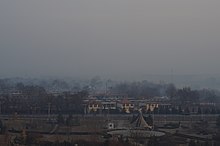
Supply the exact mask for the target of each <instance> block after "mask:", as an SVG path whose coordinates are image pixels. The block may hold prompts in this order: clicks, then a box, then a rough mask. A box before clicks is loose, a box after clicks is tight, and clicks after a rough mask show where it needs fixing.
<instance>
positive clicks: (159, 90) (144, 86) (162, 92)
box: [111, 81, 220, 103]
mask: <svg viewBox="0 0 220 146" xmlns="http://www.w3.org/2000/svg"><path fill="white" fill-rule="evenodd" d="M111 92H115V93H121V94H126V95H127V96H128V97H136V98H153V97H161V96H166V97H169V98H170V99H171V100H173V101H180V102H183V103H184V102H192V101H193V102H198V101H206V102H216V101H218V100H219V99H220V93H219V91H217V90H211V89H201V90H192V89H191V88H190V87H184V88H180V89H178V88H176V87H175V85H174V84H155V83H151V82H148V81H141V82H124V83H119V84H116V85H115V86H114V87H112V88H111Z"/></svg>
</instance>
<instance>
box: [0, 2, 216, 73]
mask: <svg viewBox="0 0 220 146" xmlns="http://www.w3.org/2000/svg"><path fill="white" fill-rule="evenodd" d="M219 56H220V0H62V1H61V0H15V1H13V0H1V1H0V76H26V75H28V76H50V75H51V76H74V77H76V76H91V77H92V76H95V75H100V76H109V77H111V76H114V77H125V76H129V77H135V76H139V77H141V76H143V75H146V74H170V72H171V69H173V71H174V73H175V74H220V57H219Z"/></svg>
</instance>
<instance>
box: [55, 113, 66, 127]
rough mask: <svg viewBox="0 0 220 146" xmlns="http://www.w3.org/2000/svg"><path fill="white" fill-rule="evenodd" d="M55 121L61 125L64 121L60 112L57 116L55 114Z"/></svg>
mask: <svg viewBox="0 0 220 146" xmlns="http://www.w3.org/2000/svg"><path fill="white" fill-rule="evenodd" d="M57 123H58V124H61V125H62V124H64V123H65V121H64V117H63V115H62V114H58V116H57Z"/></svg>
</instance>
